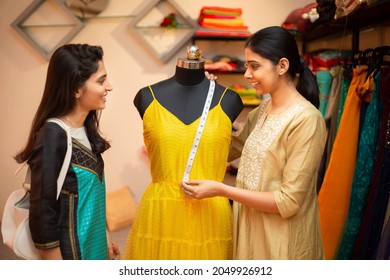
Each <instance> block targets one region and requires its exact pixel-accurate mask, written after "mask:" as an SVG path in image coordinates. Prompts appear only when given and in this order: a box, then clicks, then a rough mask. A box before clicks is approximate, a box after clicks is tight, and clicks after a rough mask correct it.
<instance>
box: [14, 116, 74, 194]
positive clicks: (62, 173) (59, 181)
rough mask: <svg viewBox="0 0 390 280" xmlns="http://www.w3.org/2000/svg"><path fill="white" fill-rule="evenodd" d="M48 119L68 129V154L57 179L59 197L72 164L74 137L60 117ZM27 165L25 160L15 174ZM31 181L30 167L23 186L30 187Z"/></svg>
mask: <svg viewBox="0 0 390 280" xmlns="http://www.w3.org/2000/svg"><path fill="white" fill-rule="evenodd" d="M47 121H48V122H53V123H56V124H58V125H59V126H60V127H61V128H62V129H64V130H65V131H66V136H67V149H66V154H65V157H64V162H63V163H62V167H61V171H60V174H59V175H58V179H57V196H56V198H57V199H58V198H59V196H60V193H61V189H62V185H63V184H64V181H65V177H66V172H67V170H68V166H69V164H70V160H71V158H72V137H71V134H70V129H69V126H67V125H66V124H65V123H64V122H63V121H61V120H60V119H58V118H50V119H48V120H47ZM26 165H27V161H25V162H24V163H23V165H22V166H21V167H19V168H18V169H17V170H16V172H15V175H16V174H18V173H19V171H20V170H21V169H22V168H23V167H24V166H26ZM30 182H31V170H30V168H28V169H27V174H26V178H25V180H24V184H23V187H24V188H25V189H30Z"/></svg>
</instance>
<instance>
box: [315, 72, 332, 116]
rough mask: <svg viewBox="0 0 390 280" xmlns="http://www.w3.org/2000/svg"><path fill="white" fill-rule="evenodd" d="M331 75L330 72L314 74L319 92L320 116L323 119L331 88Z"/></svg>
mask: <svg viewBox="0 0 390 280" xmlns="http://www.w3.org/2000/svg"><path fill="white" fill-rule="evenodd" d="M332 78H333V77H332V75H331V74H330V71H328V70H326V71H318V72H317V73H316V80H317V85H318V90H319V92H320V107H319V110H320V112H321V114H322V115H323V116H324V117H325V114H326V109H327V107H328V98H329V93H330V90H331V86H332Z"/></svg>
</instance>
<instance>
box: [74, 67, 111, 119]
mask: <svg viewBox="0 0 390 280" xmlns="http://www.w3.org/2000/svg"><path fill="white" fill-rule="evenodd" d="M111 90H112V86H111V83H110V82H109V81H108V79H107V72H106V68H105V67H104V63H103V62H102V61H99V67H98V69H97V71H96V72H95V73H93V74H92V75H91V76H90V77H89V79H88V80H87V81H86V82H85V84H84V86H83V87H81V88H80V89H79V90H78V91H77V93H76V98H77V103H76V104H77V106H78V107H79V109H81V110H82V111H84V112H86V113H88V112H89V111H91V110H102V109H104V108H105V107H106V96H107V94H108V92H109V91H111Z"/></svg>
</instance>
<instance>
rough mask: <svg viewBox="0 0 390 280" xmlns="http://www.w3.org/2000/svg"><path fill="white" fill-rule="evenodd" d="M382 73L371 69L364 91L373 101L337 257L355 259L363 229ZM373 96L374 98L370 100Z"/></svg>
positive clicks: (374, 146)
mask: <svg viewBox="0 0 390 280" xmlns="http://www.w3.org/2000/svg"><path fill="white" fill-rule="evenodd" d="M379 76H380V72H379V71H378V72H373V73H371V74H370V76H369V78H368V79H367V81H366V83H365V85H366V87H364V89H365V90H366V92H365V93H363V92H362V95H364V96H366V97H367V99H366V101H369V103H368V107H367V111H366V116H365V118H364V121H363V124H362V131H361V135H360V139H359V148H358V155H357V160H356V167H355V173H354V177H353V183H352V190H351V197H350V204H349V210H348V218H347V222H346V225H345V230H344V235H343V237H342V241H341V245H340V248H339V252H338V256H337V259H345V260H349V259H351V256H352V251H353V247H354V244H355V241H356V236H357V234H358V232H359V228H360V225H361V220H362V217H363V213H364V209H365V206H366V201H367V194H368V190H369V186H370V182H371V176H372V171H373V169H374V164H375V159H376V155H377V151H378V142H379V127H380V121H381V116H382V102H381V99H380V96H379ZM371 93H372V94H371ZM370 98H371V100H369V99H370ZM362 99H364V98H362Z"/></svg>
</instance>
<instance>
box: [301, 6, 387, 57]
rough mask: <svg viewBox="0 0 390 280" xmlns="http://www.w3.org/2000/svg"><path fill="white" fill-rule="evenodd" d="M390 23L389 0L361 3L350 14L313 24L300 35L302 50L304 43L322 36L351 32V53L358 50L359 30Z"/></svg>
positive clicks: (304, 50) (304, 49)
mask: <svg viewBox="0 0 390 280" xmlns="http://www.w3.org/2000/svg"><path fill="white" fill-rule="evenodd" d="M386 22H389V23H390V1H388V0H387V1H384V2H381V3H378V4H376V5H371V6H369V5H367V4H366V3H363V4H361V5H360V6H359V7H358V8H357V9H356V10H355V11H353V12H352V13H351V14H349V15H347V16H345V17H342V18H339V19H336V20H333V21H332V22H330V23H328V24H323V25H318V26H315V25H314V26H313V28H312V29H311V30H310V31H309V32H305V33H302V34H301V35H300V37H301V40H302V50H303V52H306V47H305V45H306V44H307V43H310V42H311V41H315V40H318V39H321V38H324V37H332V36H339V35H340V34H343V33H346V32H351V33H352V53H353V54H355V53H357V52H359V32H360V30H361V29H362V28H365V27H370V26H373V25H378V24H385V23H386Z"/></svg>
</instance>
